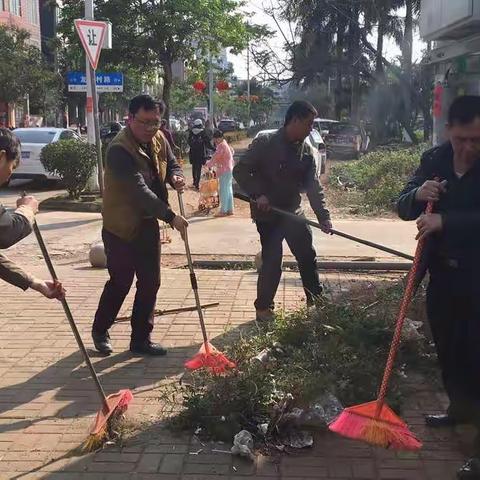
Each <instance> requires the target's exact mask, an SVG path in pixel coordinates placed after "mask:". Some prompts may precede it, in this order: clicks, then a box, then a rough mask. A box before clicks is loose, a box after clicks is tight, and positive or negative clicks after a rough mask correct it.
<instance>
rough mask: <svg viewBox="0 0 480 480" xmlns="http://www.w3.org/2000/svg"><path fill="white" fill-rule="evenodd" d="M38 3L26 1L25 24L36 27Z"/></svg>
mask: <svg viewBox="0 0 480 480" xmlns="http://www.w3.org/2000/svg"><path fill="white" fill-rule="evenodd" d="M19 1H20V0H19ZM37 7H38V2H36V1H35V0H27V22H28V23H31V24H32V25H38V8H37Z"/></svg>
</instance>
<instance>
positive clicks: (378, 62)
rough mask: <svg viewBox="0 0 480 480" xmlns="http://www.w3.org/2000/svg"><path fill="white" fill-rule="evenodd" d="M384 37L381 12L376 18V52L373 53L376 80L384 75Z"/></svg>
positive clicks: (383, 20)
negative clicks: (377, 18)
mask: <svg viewBox="0 0 480 480" xmlns="http://www.w3.org/2000/svg"><path fill="white" fill-rule="evenodd" d="M384 37H385V16H384V15H383V12H382V13H381V15H380V18H379V20H378V33H377V52H376V55H375V72H376V73H377V77H378V80H379V81H380V79H381V77H383V76H384V70H383V40H384Z"/></svg>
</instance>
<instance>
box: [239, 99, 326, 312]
mask: <svg viewBox="0 0 480 480" xmlns="http://www.w3.org/2000/svg"><path fill="white" fill-rule="evenodd" d="M316 115H317V112H316V110H315V108H314V107H313V106H312V105H310V104H309V103H308V102H302V101H297V102H294V103H293V104H292V105H291V106H290V108H289V109H288V111H287V114H286V117H285V126H284V127H283V128H281V129H280V130H278V131H277V132H276V133H275V134H273V135H272V136H271V137H268V136H264V137H259V138H258V139H256V140H255V141H254V142H253V143H252V144H251V146H250V148H249V149H248V151H247V152H246V154H245V155H244V156H243V158H241V159H240V161H239V163H238V164H237V165H236V166H235V168H234V170H233V175H234V177H235V180H236V181H237V182H238V185H239V186H240V188H241V189H242V190H243V191H244V192H245V193H247V194H248V195H249V197H250V198H252V199H254V200H255V201H256V203H255V204H252V218H253V220H254V221H255V223H256V225H257V230H258V233H259V234H260V242H261V244H262V268H261V270H260V273H259V276H258V284H257V299H256V301H255V308H256V311H257V319H258V320H260V321H268V320H270V319H271V318H273V308H274V303H273V300H274V298H275V294H276V292H277V288H278V285H279V283H280V277H281V275H282V268H281V265H282V243H283V240H284V239H285V240H286V241H287V244H288V246H289V247H290V250H291V251H292V253H293V255H294V256H295V258H296V260H297V262H298V267H299V270H300V276H301V278H302V283H303V287H304V289H305V295H306V298H307V304H309V305H311V304H313V303H314V300H315V298H316V297H318V296H319V295H320V294H321V292H322V287H321V285H320V280H319V277H318V272H317V262H316V252H315V249H314V248H313V239H312V231H311V229H310V227H309V226H308V225H306V224H304V223H301V222H298V221H295V220H292V219H290V218H288V217H283V216H281V215H279V214H276V213H273V212H272V211H271V210H270V207H271V206H274V207H278V208H281V209H283V210H287V211H289V212H291V213H295V214H297V215H299V216H303V211H302V208H301V201H302V198H301V193H303V192H305V193H306V194H307V197H308V200H309V201H310V205H311V206H312V208H313V211H314V212H315V215H316V216H317V218H318V221H319V222H320V224H321V225H322V230H323V231H324V232H326V233H328V232H329V231H330V230H331V228H332V225H331V222H330V213H329V212H328V210H327V208H326V206H325V199H324V194H323V189H322V186H321V184H320V181H319V168H320V166H319V165H317V164H316V162H315V157H314V156H313V152H311V151H310V147H309V145H308V144H307V143H306V142H305V139H306V138H307V137H308V135H309V134H310V132H311V131H312V128H313V121H314V119H315V117H316Z"/></svg>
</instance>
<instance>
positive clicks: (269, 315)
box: [257, 308, 275, 323]
mask: <svg viewBox="0 0 480 480" xmlns="http://www.w3.org/2000/svg"><path fill="white" fill-rule="evenodd" d="M274 319H275V313H273V310H271V309H269V308H267V309H266V310H259V309H258V308H257V322H262V323H267V322H272V321H273V320H274Z"/></svg>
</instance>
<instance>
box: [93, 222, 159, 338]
mask: <svg viewBox="0 0 480 480" xmlns="http://www.w3.org/2000/svg"><path fill="white" fill-rule="evenodd" d="M102 238H103V243H104V246H105V253H106V256H107V268H108V273H109V274H110V279H109V280H108V281H107V283H106V284H105V287H104V289H103V293H102V296H101V298H100V303H99V305H98V309H97V313H96V314H95V321H94V323H93V329H94V330H95V331H96V332H99V333H104V332H106V331H107V330H108V329H109V328H110V327H111V326H112V325H113V323H114V322H115V319H116V318H117V315H118V312H119V311H120V308H121V306H122V304H123V302H124V300H125V297H126V296H127V294H128V292H129V291H130V287H131V286H132V282H133V277H134V276H135V275H136V277H137V285H136V286H137V292H136V294H135V301H134V303H133V310H132V318H131V325H132V338H131V344H132V345H139V344H142V343H144V342H145V341H149V340H150V333H151V331H152V330H153V323H154V310H155V304H156V300H157V293H158V289H159V288H160V230H159V226H158V222H157V220H156V219H148V220H145V221H144V222H143V224H142V226H141V228H140V232H139V234H138V236H137V238H136V239H135V240H133V241H132V242H125V241H124V240H122V239H120V238H118V237H117V236H116V235H113V234H112V233H110V232H107V231H106V230H105V229H104V230H103V231H102Z"/></svg>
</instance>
